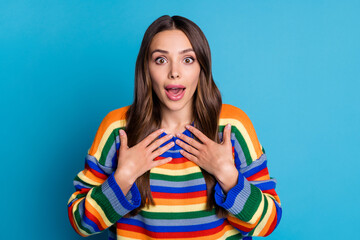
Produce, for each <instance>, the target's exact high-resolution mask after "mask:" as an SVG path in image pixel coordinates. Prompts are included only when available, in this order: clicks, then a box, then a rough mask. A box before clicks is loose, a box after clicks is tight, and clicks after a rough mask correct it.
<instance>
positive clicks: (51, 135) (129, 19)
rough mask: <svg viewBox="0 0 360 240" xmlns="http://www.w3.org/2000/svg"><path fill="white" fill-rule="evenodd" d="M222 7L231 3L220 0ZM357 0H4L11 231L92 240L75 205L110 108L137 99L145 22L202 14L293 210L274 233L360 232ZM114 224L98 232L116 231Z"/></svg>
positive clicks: (4, 147) (2, 58) (3, 91)
mask: <svg viewBox="0 0 360 240" xmlns="http://www.w3.org/2000/svg"><path fill="white" fill-rule="evenodd" d="M220 3H221V4H220ZM359 10H360V1H346V0H345V1H331V0H330V1H329V0H327V1H309V0H305V1H304V0H303V1H275V0H274V1H269V0H262V1H260V0H258V1H226V0H222V1H213V2H211V1H210V2H209V1H181V2H180V1H94V0H87V1H80V0H72V1H65V0H61V1H60V0H59V1H37V0H33V1H17V0H11V1H1V2H0V104H1V120H0V121H1V145H0V146H1V152H2V157H1V158H2V159H1V174H0V177H1V179H0V180H1V183H2V188H1V198H0V201H1V202H0V208H1V209H0V210H1V218H0V221H1V222H0V238H1V239H82V238H81V237H80V236H78V235H77V234H76V233H75V231H73V230H72V228H71V226H70V223H69V221H68V217H67V207H66V206H67V201H68V199H69V197H70V195H71V194H72V192H73V190H74V188H73V186H72V180H73V178H74V177H75V175H76V174H77V173H78V172H79V171H81V170H82V169H83V166H84V159H85V155H86V152H87V150H88V148H89V147H90V145H91V143H92V140H93V138H94V136H95V133H96V130H97V127H98V126H99V124H100V122H101V120H102V118H103V117H104V116H105V115H106V114H107V113H108V112H109V111H111V110H113V109H116V108H119V107H122V106H125V105H129V104H131V102H132V96H133V86H134V83H133V79H134V68H135V60H136V57H137V54H138V51H139V47H140V43H141V40H142V37H143V34H144V32H145V30H146V28H147V27H148V26H149V25H150V23H151V22H153V21H154V20H155V19H156V18H158V17H160V16H161V15H164V14H169V15H171V16H172V15H181V16H184V17H187V18H189V19H191V20H193V21H194V22H195V23H197V24H198V25H199V26H200V28H201V29H202V30H203V31H204V33H205V35H206V36H207V38H208V41H209V43H210V47H211V51H212V58H213V75H214V78H215V81H216V83H217V85H218V87H219V88H220V91H221V93H222V96H223V101H224V102H225V103H230V104H233V105H236V106H238V107H240V108H241V109H243V110H244V111H245V112H246V113H247V114H248V115H249V117H250V119H251V120H252V122H253V124H254V126H255V129H256V131H257V133H258V137H259V139H260V142H261V143H262V145H263V146H264V148H265V150H266V153H267V156H268V160H269V165H268V166H269V170H270V174H271V175H272V176H273V177H275V178H276V179H277V181H278V185H277V192H278V194H279V196H280V199H281V201H282V206H283V218H282V221H281V223H280V225H279V227H278V228H277V229H276V230H275V232H274V233H273V234H272V235H271V236H270V237H268V239H358V238H357V237H356V236H358V233H357V232H355V229H356V227H357V226H358V225H359V224H360V222H359V214H360V211H359V205H358V204H359V201H360V197H359V196H360V195H359V190H360V188H359V179H358V176H359V167H360V164H359V159H358V156H359V155H358V153H357V151H358V149H359V143H360V137H359V132H360V129H359V123H360V108H359V104H360V101H359V100H360V98H359V95H358V92H359V87H360V85H359V80H360V78H359V77H360V67H359V64H360V47H359V46H360V44H359V42H360V14H359ZM106 237H107V234H106V233H105V234H101V235H95V236H92V237H90V238H88V239H106Z"/></svg>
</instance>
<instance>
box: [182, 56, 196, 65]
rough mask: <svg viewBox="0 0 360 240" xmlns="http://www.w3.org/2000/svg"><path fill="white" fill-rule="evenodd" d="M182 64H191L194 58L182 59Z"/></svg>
mask: <svg viewBox="0 0 360 240" xmlns="http://www.w3.org/2000/svg"><path fill="white" fill-rule="evenodd" d="M184 62H185V63H187V64H190V63H193V62H194V58H192V57H187V58H185V59H184Z"/></svg>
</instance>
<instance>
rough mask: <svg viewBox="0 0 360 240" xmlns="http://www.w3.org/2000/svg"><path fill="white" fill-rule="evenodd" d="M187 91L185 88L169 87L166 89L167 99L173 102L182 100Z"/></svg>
mask: <svg viewBox="0 0 360 240" xmlns="http://www.w3.org/2000/svg"><path fill="white" fill-rule="evenodd" d="M185 89H186V88H185V87H183V86H176V87H174V86H168V87H166V88H165V90H166V95H167V97H168V98H169V99H170V100H172V101H178V100H180V99H181V98H182V97H183V96H184V94H185Z"/></svg>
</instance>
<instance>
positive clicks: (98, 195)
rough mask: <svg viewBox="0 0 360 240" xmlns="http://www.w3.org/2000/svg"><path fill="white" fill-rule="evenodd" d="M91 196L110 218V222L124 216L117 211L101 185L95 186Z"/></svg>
mask: <svg viewBox="0 0 360 240" xmlns="http://www.w3.org/2000/svg"><path fill="white" fill-rule="evenodd" d="M91 197H92V198H93V199H94V200H95V201H96V203H97V204H98V205H99V207H100V208H101V209H102V210H103V211H104V213H105V215H106V217H107V219H109V221H110V222H112V223H114V222H116V221H117V220H118V219H120V218H121V217H122V216H121V215H119V214H118V213H117V212H116V211H115V209H114V208H113V206H112V204H111V202H110V201H109V199H108V198H107V197H106V196H105V195H104V194H103V192H102V190H101V186H99V187H95V188H93V191H92V192H91Z"/></svg>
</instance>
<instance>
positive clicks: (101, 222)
mask: <svg viewBox="0 0 360 240" xmlns="http://www.w3.org/2000/svg"><path fill="white" fill-rule="evenodd" d="M85 208H86V209H87V210H88V211H89V212H91V214H92V215H94V216H95V217H96V218H97V219H98V220H99V222H100V225H101V227H102V228H103V229H105V228H107V227H108V226H107V225H106V224H105V222H104V220H103V219H102V217H101V215H100V214H99V212H98V211H97V210H96V209H95V208H94V207H93V206H92V205H91V204H90V203H88V201H86V200H85Z"/></svg>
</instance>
